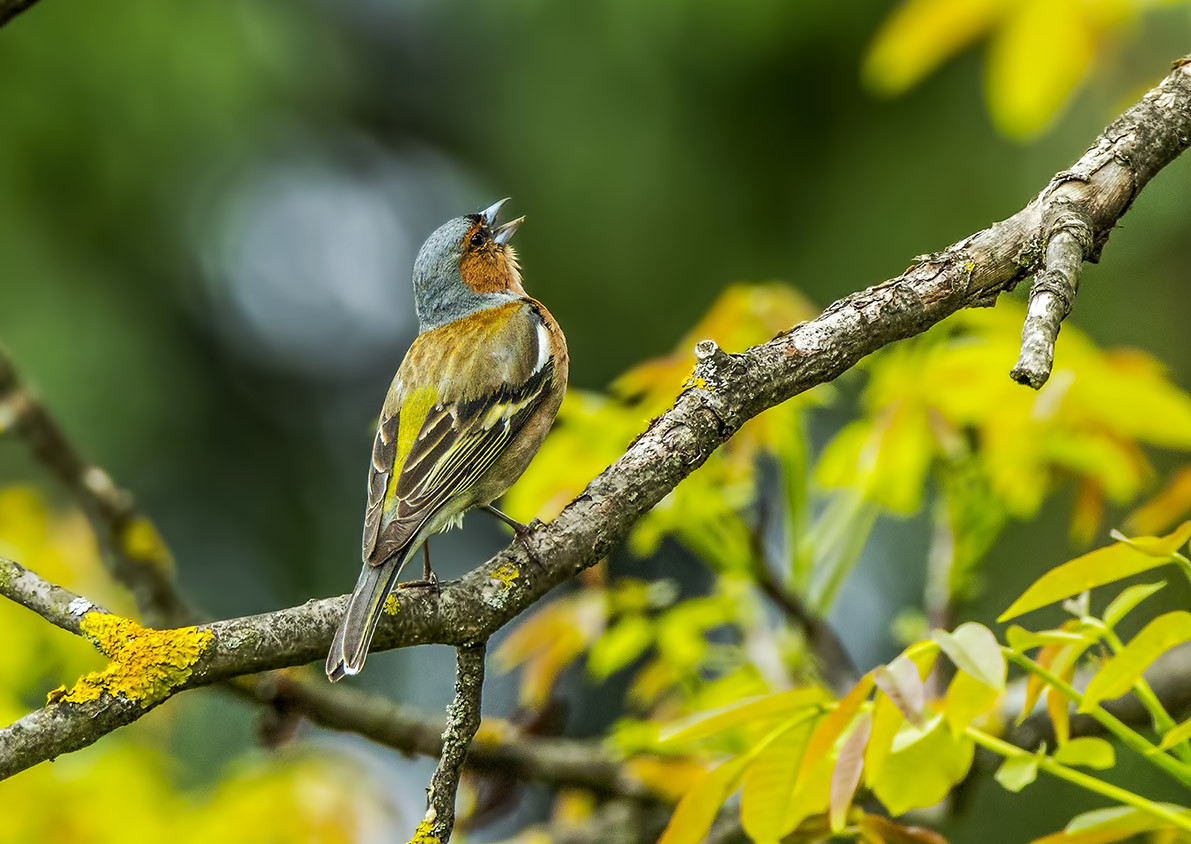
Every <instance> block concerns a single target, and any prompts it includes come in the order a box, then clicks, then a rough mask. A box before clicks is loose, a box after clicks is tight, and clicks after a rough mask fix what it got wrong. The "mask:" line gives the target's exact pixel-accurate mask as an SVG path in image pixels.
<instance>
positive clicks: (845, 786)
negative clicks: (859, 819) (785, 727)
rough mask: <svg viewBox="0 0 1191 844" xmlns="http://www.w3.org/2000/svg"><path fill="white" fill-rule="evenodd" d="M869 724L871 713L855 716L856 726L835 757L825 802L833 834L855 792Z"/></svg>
mask: <svg viewBox="0 0 1191 844" xmlns="http://www.w3.org/2000/svg"><path fill="white" fill-rule="evenodd" d="M872 727H873V716H872V713H871V712H864V713H861V715H860V717H859V718H858V719H856V726H854V727H853V728H852V732H851V733H850V734H849V735H848V737H847V738H846V739H844V743H843V745H841V747H840V750H839V755H838V756H837V757H836V759H835V769H834V770H833V771H832V772H831V793H830V797H829V798H828V801H827V805H828V816H829V819H830V822H831V831H832V832H834V833H836V834H837V835H838V834H839V833H840V832H842V831H843V828H844V824H845V823H846V822H847V819H848V809H849V808H850V807H851V806H852V797H853V796H854V795H855V794H856V786H857V785H859V784H860V772H861V770H862V769H863V768H864V748H865V745H866V744H868V737H869V733H870V732H871V730H872Z"/></svg>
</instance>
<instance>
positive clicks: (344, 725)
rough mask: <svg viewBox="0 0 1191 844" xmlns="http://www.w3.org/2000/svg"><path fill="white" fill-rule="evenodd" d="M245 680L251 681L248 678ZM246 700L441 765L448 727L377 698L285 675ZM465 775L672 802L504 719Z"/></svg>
mask: <svg viewBox="0 0 1191 844" xmlns="http://www.w3.org/2000/svg"><path fill="white" fill-rule="evenodd" d="M245 679H248V678H245ZM249 694H252V695H253V696H254V697H256V698H257V699H258V700H260V701H261V702H265V703H271V704H276V703H280V704H281V705H283V706H285V707H286V708H287V709H292V710H293V711H296V712H298V713H299V714H301V715H302V716H303V717H305V718H307V719H308V720H310V721H311V722H312V723H314V724H318V725H319V726H321V727H326V728H328V729H332V730H343V731H345V732H351V733H356V734H357V735H361V736H364V737H365V738H368V739H371V740H372V741H374V742H376V743H377V744H380V745H384V746H386V747H391V748H393V749H395V750H399V751H401V752H402V753H406V754H412V753H416V754H418V755H420V756H430V757H435V758H437V757H438V756H440V755H441V754H442V749H443V741H442V734H443V729H444V721H443V719H442V718H441V717H431V716H429V715H426V714H424V713H422V712H419V711H418V710H416V709H414V708H413V707H409V706H404V705H402V704H399V703H396V702H394V701H392V700H389V699H388V698H386V697H382V696H380V695H375V694H370V693H368V692H364V691H360V690H358V689H355V688H352V687H351V686H344V685H337V686H332V685H330V684H329V683H326V682H324V681H322V679H321V678H319V679H318V680H310V679H307V678H303V677H294V676H291V675H288V674H284V673H281V672H276V673H274V674H270V675H264V676H263V677H261V678H260V682H257V683H254V684H253V685H252V687H251V691H249ZM467 770H468V771H469V772H473V773H475V774H478V775H481V776H485V777H496V778H500V779H506V780H517V781H524V782H542V783H546V784H549V785H553V786H567V787H573V788H583V789H587V790H589V791H592V792H594V793H596V794H598V795H601V796H605V797H626V798H631V799H633V800H641V801H648V802H664V803H670V802H672V801H673V796H672V795H667V794H664V793H661V792H659V791H657V790H656V789H653V788H651V787H650V786H649V785H648V784H647V783H645V782H643V781H642V780H640V779H638V778H637V777H634V776H633V775H632V774H631V773H629V770H628V767H627V765H626V760H625V759H624V758H623V757H621V756H619V755H618V754H615V753H612V752H610V751H608V750H607V749H605V748H604V747H603V745H602V744H601V743H599V742H597V741H589V740H583V739H567V738H551V737H543V736H536V735H530V734H527V733H525V732H523V731H522V730H520V729H519V728H518V727H516V726H515V725H514V724H512V723H510V722H508V721H504V720H502V719H499V718H485V719H483V721H482V722H481V724H480V729H479V732H478V733H477V735H476V737H475V739H474V740H473V741H472V745H471V751H470V752H469V753H468V756H467Z"/></svg>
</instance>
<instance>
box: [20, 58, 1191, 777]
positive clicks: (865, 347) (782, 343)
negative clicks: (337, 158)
mask: <svg viewBox="0 0 1191 844" xmlns="http://www.w3.org/2000/svg"><path fill="white" fill-rule="evenodd" d="M1187 61H1191V58H1189V59H1188V60H1185V61H1184V62H1180V63H1179V64H1178V66H1177V67H1176V68H1175V70H1174V71H1173V72H1172V73H1171V74H1170V75H1169V76H1167V78H1166V79H1165V80H1163V81H1162V83H1161V84H1160V85H1158V86H1157V87H1156V88H1154V89H1153V90H1151V91H1150V92H1149V93H1147V94H1146V95H1145V96H1144V97H1143V98H1142V100H1141V101H1140V102H1138V103H1137V104H1136V105H1135V106H1133V107H1132V108H1130V109H1129V110H1128V111H1127V112H1126V113H1125V114H1124V115H1122V116H1121V117H1120V118H1119V119H1118V120H1116V121H1115V122H1114V123H1113V124H1112V125H1111V126H1109V127H1108V129H1106V130H1105V132H1104V133H1103V134H1101V136H1100V137H1099V138H1098V139H1097V140H1096V142H1095V144H1094V145H1093V146H1092V148H1091V149H1090V150H1089V151H1088V152H1087V153H1085V155H1084V156H1083V157H1082V158H1080V160H1079V161H1078V162H1076V164H1075V165H1074V166H1073V167H1072V168H1071V169H1070V170H1069V171H1067V172H1066V173H1064V174H1060V176H1059V177H1057V178H1056V179H1055V180H1054V181H1053V182H1052V183H1051V184H1050V185H1048V186H1047V187H1046V188H1044V189H1043V191H1042V192H1041V193H1040V194H1039V195H1038V196H1037V197H1035V198H1034V199H1033V200H1032V201H1031V202H1030V203H1029V204H1028V205H1027V206H1026V207H1025V208H1023V209H1022V210H1021V211H1019V212H1018V213H1017V214H1015V215H1013V216H1012V217H1010V218H1008V219H1007V220H1004V221H1002V222H999V223H995V224H993V225H992V226H990V227H989V228H987V229H984V230H982V231H980V232H977V233H976V234H974V235H972V236H970V237H968V238H965V239H964V240H962V241H960V242H958V243H956V244H954V245H952V246H951V247H949V248H947V249H946V250H944V251H943V252H940V253H936V254H934V255H929V256H925V257H923V258H922V259H921V261H920V262H919V263H917V264H915V265H914V266H912V267H910V268H909V269H908V270H906V271H905V272H904V273H903V274H902V275H900V276H898V277H897V278H894V279H890V280H889V281H886V282H884V283H882V284H878V285H876V286H875V287H871V288H869V289H867V290H864V291H861V292H859V293H855V294H853V295H851V296H848V297H846V298H844V299H841V300H840V301H838V302H836V303H835V304H833V305H832V306H831V307H829V308H828V309H827V310H826V311H824V313H823V314H822V315H821V316H819V317H818V318H816V319H814V320H811V321H809V322H806V323H802V324H801V325H799V326H797V327H795V328H793V329H791V330H790V331H789V332H786V333H784V334H782V335H780V336H778V337H776V338H774V339H773V340H771V341H769V342H768V343H764V344H762V345H759V346H754V347H753V348H751V349H748V350H747V351H745V352H743V353H741V354H736V355H725V354H718V355H717V354H709V355H707V356H706V357H704V358H703V359H702V360H700V361H699V363H698V364H697V366H696V373H695V374H696V376H697V379H698V380H696V381H693V382H692V383H693V384H701V385H705V386H692V387H690V388H688V389H686V390H685V391H684V392H683V393H682V394H681V395H680V396H679V397H678V399H677V400H676V401H675V403H674V406H673V407H672V408H671V409H670V410H669V411H667V412H666V413H664V414H663V415H662V416H660V417H658V418H657V419H656V420H654V422H653V423H652V424H651V425H650V427H649V430H647V431H646V432H645V433H644V434H642V435H641V436H640V437H639V438H638V439H637V440H636V441H635V442H634V443H633V444H632V445H631V446H630V447H629V449H628V450H627V451H626V452H625V454H624V455H622V456H621V457H620V459H618V460H617V461H616V462H615V463H614V464H613V465H612V466H610V467H609V468H608V469H607V470H605V471H604V472H603V473H602V474H601V475H600V476H599V477H598V478H596V479H595V480H593V481H592V482H591V484H590V485H589V486H588V487H587V489H586V490H585V491H584V492H583V493H582V494H581V495H580V496H579V497H578V498H576V499H575V500H574V501H572V502H571V503H570V504H569V505H567V507H566V508H565V509H564V510H563V511H562V513H560V514H559V516H558V517H557V518H556V519H555V520H554V521H553V522H551V523H550V524H549V525H544V526H542V525H538V526H536V527H535V528H534V530H533V531H532V532H531V533H529V534H528V535H527V536H526V538H525V540H524V541H523V542H517V543H514V544H513V545H512V546H510V547H509V548H506V549H505V550H504V551H502V552H501V553H500V554H498V555H497V556H496V557H494V558H493V559H492V560H490V561H489V562H488V563H486V564H484V565H482V566H480V567H479V568H477V569H475V570H473V571H471V572H469V573H468V574H467V575H465V576H464V577H463V578H461V579H460V580H458V581H455V582H452V583H450V584H448V585H446V586H445V587H444V588H443V589H442V592H441V594H440V595H439V596H438V597H435V596H433V595H427V594H422V595H412V594H409V593H408V592H407V593H404V594H401V595H398V597H397V603H396V605H395V606H396V609H397V612H396V613H395V614H394V615H391V616H388V617H386V618H385V619H383V620H382V622H381V624H380V626H379V627H378V629H377V635H376V638H375V640H374V642H373V648H374V649H385V648H394V647H405V646H409V645H418V644H429V643H439V644H449V645H454V646H456V647H458V646H460V645H469V644H477V643H480V642H483V641H486V640H487V639H488V638H489V637H490V636H491V635H492V634H493V633H494V632H495V631H496V630H498V629H499V628H500V627H502V626H504V625H505V624H507V623H508V622H509V621H511V620H512V619H513V618H515V617H516V616H517V615H519V614H520V613H521V612H523V611H524V610H525V609H526V608H528V607H529V606H531V605H532V604H534V603H535V602H536V601H538V600H539V599H540V598H541V597H542V596H543V595H545V594H546V593H547V592H548V591H549V590H551V589H553V588H554V587H555V586H557V585H559V584H560V583H563V582H565V581H567V580H569V579H571V578H572V577H574V576H575V575H576V574H577V573H578V572H580V571H582V570H583V569H584V568H587V567H589V566H591V565H594V564H595V563H596V562H597V561H598V560H600V559H601V558H602V557H603V556H604V555H606V554H607V553H608V552H609V551H610V550H611V549H612V548H613V547H614V546H616V545H617V544H619V543H620V542H621V541H622V540H623V539H624V538H625V537H626V536H627V535H628V532H629V530H630V529H631V527H632V526H633V524H634V523H635V522H636V521H637V520H638V519H639V518H640V517H641V516H642V515H643V514H644V513H645V512H647V511H648V510H649V509H650V508H652V507H653V506H654V505H655V504H657V503H658V502H659V501H660V500H661V499H662V498H663V497H664V496H665V495H667V494H668V493H669V492H670V491H671V490H672V489H674V487H675V486H677V484H678V483H679V481H681V480H682V479H683V478H685V477H686V476H687V475H689V474H690V473H691V472H692V471H694V470H695V469H697V468H698V467H699V466H701V465H702V464H703V463H704V462H705V461H706V460H707V457H708V455H710V454H711V452H712V451H714V450H715V449H716V448H718V447H719V446H720V445H721V444H723V443H724V442H725V441H726V440H728V439H729V438H730V437H731V436H733V435H734V434H735V433H736V432H737V431H738V430H739V429H740V427H741V425H743V424H744V422H745V421H747V420H748V419H751V418H752V417H754V416H756V415H757V414H759V413H761V412H762V411H764V410H767V409H769V408H770V407H773V406H774V405H776V404H778V403H780V402H783V401H785V400H786V399H789V398H791V397H792V396H795V395H797V394H799V393H801V392H803V391H805V390H808V389H810V388H811V387H814V386H816V385H818V384H822V383H825V382H827V381H831V380H833V379H835V378H836V377H838V376H839V375H840V374H842V373H843V372H845V371H846V370H847V369H849V368H850V367H852V366H853V365H855V364H856V363H857V361H859V360H860V359H861V358H863V357H865V356H866V355H868V354H870V353H872V352H874V351H876V350H877V349H879V348H881V347H882V346H885V345H888V344H889V343H892V342H894V341H897V340H902V339H905V338H907V337H911V336H914V335H916V334H919V333H921V332H923V331H925V330H926V329H927V328H929V327H930V326H932V325H934V324H935V323H937V322H939V321H941V320H943V319H944V318H946V317H947V316H950V315H951V314H953V313H955V312H956V311H958V310H959V309H961V308H964V307H967V306H970V305H976V304H987V303H988V302H989V301H990V300H991V299H995V297H996V296H997V295H999V294H1000V293H1001V292H1003V291H1005V290H1008V289H1011V288H1012V287H1013V286H1014V285H1016V284H1017V282H1018V281H1020V280H1021V279H1022V278H1024V277H1025V276H1026V275H1028V274H1029V273H1031V272H1033V271H1034V270H1035V269H1036V268H1037V266H1038V264H1039V263H1040V260H1041V243H1042V232H1043V231H1044V226H1043V223H1044V220H1043V210H1044V209H1045V208H1046V207H1047V203H1048V201H1049V200H1050V199H1051V197H1052V196H1053V195H1054V194H1055V193H1056V192H1057V191H1059V190H1061V191H1062V195H1063V197H1064V199H1066V200H1067V201H1068V202H1069V203H1071V204H1074V205H1077V206H1078V207H1079V209H1080V210H1081V211H1082V212H1083V213H1084V214H1085V215H1086V217H1087V219H1088V220H1089V221H1090V222H1091V225H1092V230H1093V235H1094V237H1093V242H1094V244H1095V245H1096V247H1097V249H1098V248H1100V247H1101V246H1102V245H1103V243H1104V242H1105V240H1106V239H1107V237H1108V235H1109V233H1110V231H1111V230H1112V227H1113V226H1114V225H1115V224H1116V222H1117V220H1118V219H1119V218H1120V216H1121V215H1122V214H1124V213H1125V211H1126V210H1127V209H1128V208H1129V205H1130V204H1131V203H1132V202H1133V199H1134V198H1135V197H1136V195H1137V193H1138V192H1139V191H1140V190H1141V189H1142V188H1143V187H1144V186H1145V185H1146V184H1147V183H1148V182H1149V180H1150V179H1151V178H1152V177H1153V176H1154V175H1155V174H1156V173H1157V172H1158V171H1159V170H1161V169H1162V168H1163V167H1164V166H1166V165H1167V164H1169V163H1170V162H1171V161H1172V160H1173V159H1174V158H1175V157H1176V156H1178V155H1179V153H1181V152H1182V151H1183V150H1184V149H1185V148H1186V146H1187V144H1188V143H1191V66H1188V64H1187V63H1186V62H1187ZM1071 174H1078V177H1076V176H1073V175H1071ZM525 546H529V547H528V549H527V548H526V547H525ZM530 552H532V558H531V556H530ZM534 560H537V561H541V563H540V564H539V563H537V562H534ZM344 603H345V601H344V599H343V598H334V599H326V600H320V601H311V602H309V603H307V604H305V605H303V606H301V607H294V608H290V609H285V610H280V611H277V612H274V613H269V614H266V615H260V616H253V617H249V618H241V619H234V620H230V621H222V622H217V623H215V624H211V625H207V626H206V627H205V628H204V629H205V630H206V631H208V632H210V634H211V636H210V639H209V641H208V642H207V644H206V646H205V648H204V649H203V651H202V653H201V654H200V655H199V656H198V658H197V659H196V660H195V662H194V664H193V665H191V666H189V667H188V670H189V673H188V674H187V675H186V676H185V678H184V679H180V680H178V682H177V684H176V685H174V686H173V687H171V688H170V689H169V694H174V693H176V692H178V691H182V690H184V689H188V688H193V687H196V686H201V685H207V684H210V683H214V682H218V681H220V680H224V679H227V678H229V677H233V676H238V675H240V674H249V673H255V672H259V671H265V670H270V669H274V668H281V667H285V666H290V665H300V664H303V663H306V662H312V661H314V660H316V659H320V658H321V656H322V655H323V653H324V652H325V650H326V648H327V644H328V643H329V642H330V640H331V635H332V633H333V631H334V628H335V625H336V623H337V622H338V619H339V618H340V617H341V615H342V613H343V610H344ZM164 699H165V698H162V700H164ZM159 702H160V700H154V701H152V702H151V703H149V704H147V705H144V706H142V705H140V704H132V705H131V706H130V705H129V704H128V703H127V702H126V701H124V699H123V698H122V697H121V696H112V697H108V698H103V699H100V700H97V701H90V702H87V703H84V704H65V703H63V704H57V705H54V706H51V707H48V708H46V709H42V710H38V711H37V712H33V713H31V714H30V715H28V716H26V717H24V718H22V719H21V720H20V721H18V722H16V723H15V724H13V725H11V726H10V727H7V728H5V729H3V730H0V777H2V776H5V775H10V774H12V773H15V772H16V771H18V770H22V769H23V768H25V767H28V766H30V765H33V764H36V763H37V762H39V761H43V760H45V759H48V758H52V757H54V756H57V755H60V754H62V753H67V752H70V751H72V750H77V749H79V748H81V747H85V746H86V745H88V744H90V743H92V742H94V741H95V740H96V739H97V738H99V737H100V736H102V735H104V734H106V733H107V732H110V731H112V730H113V729H116V728H117V727H119V726H123V725H124V724H127V723H130V722H131V721H133V720H136V719H137V718H139V717H141V715H143V714H144V713H145V711H147V709H149V708H151V707H152V706H153V705H156V703H159ZM15 760H19V761H15Z"/></svg>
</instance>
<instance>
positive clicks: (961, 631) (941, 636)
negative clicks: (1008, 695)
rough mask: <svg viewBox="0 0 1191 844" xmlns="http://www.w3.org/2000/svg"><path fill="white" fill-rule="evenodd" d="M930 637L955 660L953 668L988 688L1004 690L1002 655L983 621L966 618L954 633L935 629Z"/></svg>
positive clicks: (1004, 668)
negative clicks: (979, 622) (965, 621)
mask: <svg viewBox="0 0 1191 844" xmlns="http://www.w3.org/2000/svg"><path fill="white" fill-rule="evenodd" d="M931 639H933V640H934V641H935V642H937V643H938V645H939V647H940V648H942V649H943V652H944V653H946V654H947V656H948V657H949V658H950V659H951V661H952V662H953V663H955V667H956V668H958V669H960V670H961V671H963V672H965V673H967V674H969V675H971V676H972V677H974V678H976V679H977V680H979V681H980V682H981V683H984V685H986V686H988V687H989V688H992V689H996V690H997V691H1004V689H1005V672H1006V666H1005V657H1004V655H1003V654H1002V653H1001V646H1000V645H999V644H998V643H997V637H996V636H994V635H993V633H992V631H991V630H989V629H988V628H987V627H985V626H984V625H983V624H977V623H976V622H974V621H969V622H967V623H965V624H961V625H960V626H959V627H957V628H955V632H954V633H948V632H946V631H945V630H936V631H934V632H933V633H932V634H931Z"/></svg>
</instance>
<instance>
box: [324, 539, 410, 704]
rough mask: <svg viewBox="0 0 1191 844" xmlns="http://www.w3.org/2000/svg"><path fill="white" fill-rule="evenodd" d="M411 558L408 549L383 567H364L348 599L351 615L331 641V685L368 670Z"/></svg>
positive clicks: (347, 615) (328, 659) (329, 675)
mask: <svg viewBox="0 0 1191 844" xmlns="http://www.w3.org/2000/svg"><path fill="white" fill-rule="evenodd" d="M410 554H411V549H410V548H408V547H407V548H406V549H405V550H404V551H403V552H401V553H399V554H395V555H394V556H392V557H390V558H389V559H387V560H385V562H383V563H381V564H380V565H379V566H374V565H370V564H369V563H365V564H364V570H363V571H361V572H360V579H359V580H357V581H356V588H355V589H354V590H352V594H351V598H349V599H348V602H347V612H346V613H344V615H343V621H341V622H340V623H339V629H338V630H337V631H335V638H334V639H333V640H332V641H331V652H330V653H329V654H327V677H328V678H330V680H331V682H335V681H336V680H339V679H341V678H342V677H344V676H345V675H347V674H358V673H359V672H360V669H361V668H363V667H364V660H365V658H367V656H368V646H369V645H370V644H371V643H372V634H373V633H374V632H376V623H377V622H378V621H380V615H381V612H382V611H383V610H384V606H385V598H387V597H388V596H389V592H390V591H392V589H393V584H394V583H395V582H396V581H397V576H398V575H399V574H401V569H402V567H403V566H404V565H405V561H406V560H408V559H409V557H410Z"/></svg>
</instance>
